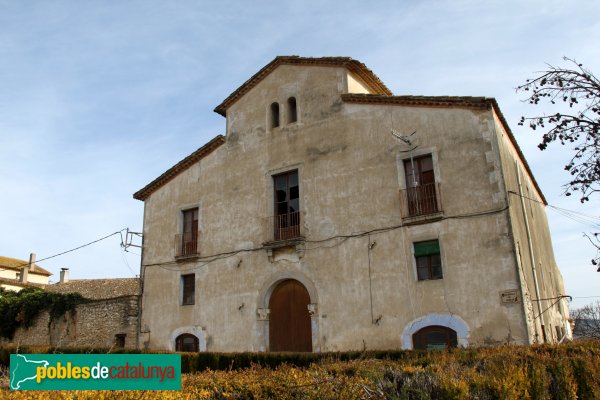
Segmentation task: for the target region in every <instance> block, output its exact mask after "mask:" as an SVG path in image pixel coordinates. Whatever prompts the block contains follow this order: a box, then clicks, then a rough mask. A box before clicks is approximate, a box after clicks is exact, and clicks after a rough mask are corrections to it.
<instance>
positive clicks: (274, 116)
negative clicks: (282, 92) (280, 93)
mask: <svg viewBox="0 0 600 400" xmlns="http://www.w3.org/2000/svg"><path fill="white" fill-rule="evenodd" d="M278 126H279V104H278V103H272V104H271V128H277V127H278Z"/></svg>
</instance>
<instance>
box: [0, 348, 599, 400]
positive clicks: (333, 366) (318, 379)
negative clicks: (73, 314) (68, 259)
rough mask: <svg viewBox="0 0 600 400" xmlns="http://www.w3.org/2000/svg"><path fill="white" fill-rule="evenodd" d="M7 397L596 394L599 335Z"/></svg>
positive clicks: (8, 395) (3, 391)
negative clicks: (172, 383) (134, 387)
mask: <svg viewBox="0 0 600 400" xmlns="http://www.w3.org/2000/svg"><path fill="white" fill-rule="evenodd" d="M7 386H8V377H7V374H6V373H5V372H4V374H2V389H1V391H0V397H2V398H6V399H90V400H91V399H576V398H580V399H599V398H600V341H586V342H574V343H567V344H562V345H555V346H532V347H521V346H504V347H499V348H482V349H456V350H452V351H440V352H430V353H419V352H413V353H408V354H407V356H406V357H405V358H403V359H399V360H376V359H368V358H365V359H358V360H352V361H345V362H343V361H339V360H336V359H335V358H332V359H329V360H321V361H319V362H316V363H313V364H311V365H310V366H309V367H305V368H301V367H294V366H291V365H288V364H284V365H281V366H279V367H277V368H275V369H270V368H267V367H263V366H259V365H253V366H252V367H250V368H244V369H239V370H226V371H212V370H206V371H202V372H196V373H188V374H184V375H183V389H182V391H181V392H156V391H155V392H152V391H130V392H123V391H122V392H119V391H95V392H94V391H64V392H35V391H30V392H11V391H9V390H8V389H7Z"/></svg>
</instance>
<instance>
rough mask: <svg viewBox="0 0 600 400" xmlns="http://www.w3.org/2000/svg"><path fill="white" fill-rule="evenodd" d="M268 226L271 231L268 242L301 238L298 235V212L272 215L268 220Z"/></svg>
mask: <svg viewBox="0 0 600 400" xmlns="http://www.w3.org/2000/svg"><path fill="white" fill-rule="evenodd" d="M268 222H269V225H270V226H271V227H272V228H271V229H273V236H271V238H270V240H272V241H278V240H290V239H296V238H299V237H301V234H300V211H296V212H292V213H287V214H280V215H274V216H272V217H269V218H268Z"/></svg>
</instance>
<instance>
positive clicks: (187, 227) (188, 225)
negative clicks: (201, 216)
mask: <svg viewBox="0 0 600 400" xmlns="http://www.w3.org/2000/svg"><path fill="white" fill-rule="evenodd" d="M182 216H183V226H182V232H181V235H180V238H179V240H178V241H177V242H178V243H177V245H178V251H177V255H178V256H188V255H193V254H198V208H197V207H196V208H190V209H189V210H184V211H183V212H182Z"/></svg>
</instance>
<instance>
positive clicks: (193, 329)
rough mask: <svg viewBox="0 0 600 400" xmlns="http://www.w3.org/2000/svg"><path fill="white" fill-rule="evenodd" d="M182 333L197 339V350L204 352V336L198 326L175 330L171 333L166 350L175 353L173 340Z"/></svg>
mask: <svg viewBox="0 0 600 400" xmlns="http://www.w3.org/2000/svg"><path fill="white" fill-rule="evenodd" d="M184 333H189V334H190V335H194V336H196V337H197V338H198V350H199V351H206V334H205V333H204V331H203V330H202V328H200V327H198V326H182V327H180V328H177V329H175V330H174V331H173V332H171V336H170V339H169V345H168V346H167V348H168V349H169V350H171V351H175V340H176V339H177V337H179V336H180V335H183V334H184Z"/></svg>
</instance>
